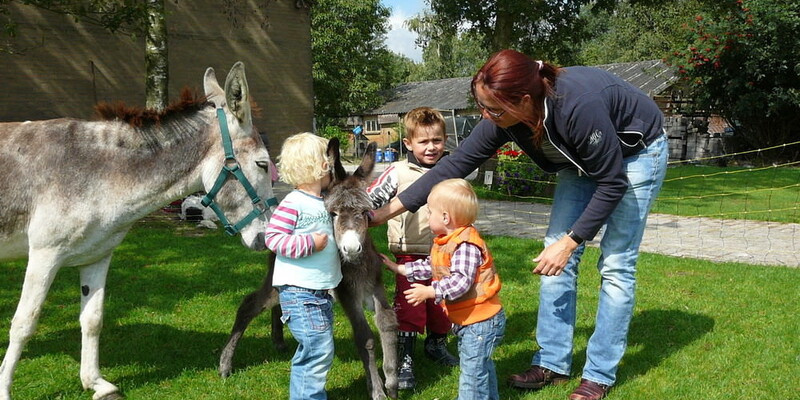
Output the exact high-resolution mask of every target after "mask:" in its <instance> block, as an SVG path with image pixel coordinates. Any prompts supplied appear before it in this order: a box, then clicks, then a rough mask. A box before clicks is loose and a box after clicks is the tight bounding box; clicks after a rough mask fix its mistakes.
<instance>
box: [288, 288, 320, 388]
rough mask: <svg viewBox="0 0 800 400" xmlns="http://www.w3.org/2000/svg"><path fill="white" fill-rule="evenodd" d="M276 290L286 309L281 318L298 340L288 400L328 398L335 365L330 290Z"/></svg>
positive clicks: (293, 359) (293, 358)
mask: <svg viewBox="0 0 800 400" xmlns="http://www.w3.org/2000/svg"><path fill="white" fill-rule="evenodd" d="M277 289H278V293H279V294H280V301H281V310H282V311H283V314H282V316H281V321H283V323H284V325H287V326H288V327H289V331H290V332H292V335H293V336H294V338H295V340H297V350H296V351H295V353H294V357H292V372H291V375H290V378H289V399H290V400H309V399H312V400H321V399H327V398H328V395H327V393H326V392H325V383H326V382H327V379H328V371H329V370H330V369H331V365H332V364H333V298H332V297H331V295H330V294H329V293H328V291H327V290H311V289H305V288H300V287H296V286H281V287H278V288H277Z"/></svg>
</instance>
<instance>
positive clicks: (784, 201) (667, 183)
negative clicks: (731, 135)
mask: <svg viewBox="0 0 800 400" xmlns="http://www.w3.org/2000/svg"><path fill="white" fill-rule="evenodd" d="M481 179H482V178H481ZM473 186H474V187H475V191H476V192H477V193H478V196H479V197H480V198H482V199H489V200H509V201H533V202H538V203H545V204H550V203H551V202H552V198H548V197H525V198H522V197H518V196H509V195H506V194H503V193H500V192H499V191H498V190H488V189H487V188H486V187H485V186H483V184H482V183H481V182H473ZM652 212H654V213H660V214H672V215H680V216H685V217H709V218H724V219H747V220H756V221H772V222H780V223H800V168H796V167H779V168H776V167H771V166H770V167H764V168H744V167H727V168H721V167H713V166H705V165H680V166H671V167H670V168H668V169H667V176H666V178H665V180H664V185H663V188H662V189H661V193H660V194H659V196H658V198H657V199H656V202H655V203H654V204H653V210H652Z"/></svg>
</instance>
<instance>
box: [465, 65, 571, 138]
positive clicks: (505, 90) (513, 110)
mask: <svg viewBox="0 0 800 400" xmlns="http://www.w3.org/2000/svg"><path fill="white" fill-rule="evenodd" d="M558 73H559V69H558V68H557V67H555V66H553V65H550V64H548V63H545V62H541V61H534V60H533V59H531V58H530V57H528V56H526V55H525V54H522V53H520V52H518V51H515V50H501V51H499V52H497V53H494V54H493V55H492V56H491V57H489V60H488V61H486V64H483V67H481V69H479V70H478V72H477V73H476V74H475V76H474V77H472V96H473V97H475V87H476V86H477V85H479V84H480V85H484V87H485V88H486V89H487V90H486V91H487V93H488V94H489V96H491V97H492V99H493V100H494V101H495V102H497V103H498V104H499V105H500V106H501V107H503V109H504V110H506V112H508V113H509V114H511V115H512V116H514V118H517V119H519V120H520V121H521V122H522V123H524V124H525V125H527V126H528V127H529V128H530V129H531V131H532V132H533V138H532V139H533V142H534V144H536V145H537V146H538V145H539V144H540V143H541V140H542V135H543V133H544V128H543V125H542V124H543V121H544V98H545V97H547V96H550V95H552V94H553V85H554V83H555V81H556V77H557V76H558ZM525 95H529V96H530V97H531V100H533V113H531V114H528V113H527V112H523V111H522V110H521V109H520V108H519V107H518V105H519V103H520V101H522V98H523V97H524V96H525Z"/></svg>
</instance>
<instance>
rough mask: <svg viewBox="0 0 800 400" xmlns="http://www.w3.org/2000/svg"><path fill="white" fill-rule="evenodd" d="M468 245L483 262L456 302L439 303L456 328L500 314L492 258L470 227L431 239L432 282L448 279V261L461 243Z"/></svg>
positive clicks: (476, 232) (497, 283)
mask: <svg viewBox="0 0 800 400" xmlns="http://www.w3.org/2000/svg"><path fill="white" fill-rule="evenodd" d="M464 242H467V243H472V244H474V245H476V246H478V247H479V248H480V249H481V253H482V255H483V262H482V263H481V265H480V266H479V267H478V270H477V271H476V273H475V280H474V282H473V284H472V287H470V288H469V290H467V292H466V293H464V295H463V296H461V297H459V298H458V299H456V300H445V301H442V307H444V310H445V312H446V313H447V317H448V318H449V319H450V321H451V322H453V323H455V324H459V325H462V326H463V325H470V324H474V323H476V322H480V321H485V320H487V319H489V318H491V317H493V316H494V315H495V314H497V313H498V312H500V310H501V309H502V308H503V306H502V305H501V304H500V296H499V295H498V293H499V292H500V286H501V285H500V276H499V275H497V272H496V271H495V268H494V258H493V257H492V253H490V252H489V249H488V248H487V247H486V242H484V241H483V239H481V237H480V235H479V234H478V230H477V229H475V227H474V226H471V225H470V226H465V227H462V228H459V229H456V230H455V231H454V232H453V233H451V234H449V235H447V236H439V237H436V238H434V239H433V248H431V268H432V275H433V277H432V279H433V280H435V281H438V280H440V279H442V278H444V277H446V276H450V259H451V258H452V257H453V253H454V252H455V250H456V247H458V245H460V244H461V243H464Z"/></svg>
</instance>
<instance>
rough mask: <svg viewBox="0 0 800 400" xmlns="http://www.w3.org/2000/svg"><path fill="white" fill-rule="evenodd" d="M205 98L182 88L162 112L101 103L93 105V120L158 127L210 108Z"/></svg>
mask: <svg viewBox="0 0 800 400" xmlns="http://www.w3.org/2000/svg"><path fill="white" fill-rule="evenodd" d="M210 105H211V103H209V102H208V98H207V97H206V96H203V95H200V94H198V93H197V92H196V91H194V90H191V89H189V88H183V90H182V91H181V97H180V99H178V100H177V101H175V102H173V103H171V104H170V105H169V106H167V108H165V109H164V110H154V109H148V108H144V107H131V106H127V105H125V103H123V102H121V101H120V102H116V103H108V102H101V103H98V104H97V105H95V107H94V112H95V119H98V120H105V121H113V120H120V121H124V122H126V123H128V125H130V126H132V127H136V128H141V127H145V126H152V125H160V124H161V123H162V122H164V121H166V120H169V119H172V118H173V117H179V116H185V115H187V114H193V113H196V112H197V111H200V110H202V109H203V108H205V107H208V106H210Z"/></svg>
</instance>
